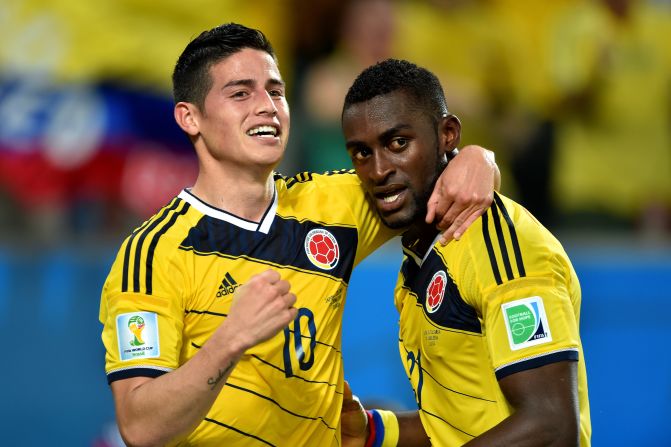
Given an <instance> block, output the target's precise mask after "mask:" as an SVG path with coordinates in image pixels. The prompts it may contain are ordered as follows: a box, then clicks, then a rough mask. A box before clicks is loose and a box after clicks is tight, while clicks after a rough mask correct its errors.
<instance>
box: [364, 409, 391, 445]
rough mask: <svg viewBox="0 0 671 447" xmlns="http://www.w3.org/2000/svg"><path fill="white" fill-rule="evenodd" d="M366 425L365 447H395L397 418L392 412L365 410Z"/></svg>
mask: <svg viewBox="0 0 671 447" xmlns="http://www.w3.org/2000/svg"><path fill="white" fill-rule="evenodd" d="M366 417H367V418H368V424H367V426H366V431H367V434H368V436H367V438H366V444H365V447H396V446H397V445H398V436H399V429H398V418H397V417H396V414H394V412H393V411H388V410H366Z"/></svg>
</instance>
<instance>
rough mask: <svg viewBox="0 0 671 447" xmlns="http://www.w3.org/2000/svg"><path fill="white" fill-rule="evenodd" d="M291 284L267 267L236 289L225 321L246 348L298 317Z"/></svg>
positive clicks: (231, 332) (243, 347)
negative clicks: (290, 290)
mask: <svg viewBox="0 0 671 447" xmlns="http://www.w3.org/2000/svg"><path fill="white" fill-rule="evenodd" d="M290 287H291V286H290V284H289V282H288V281H285V280H283V279H282V278H281V277H280V274H279V273H278V272H276V271H275V270H266V271H265V272H263V273H259V274H258V275H254V276H252V277H251V278H250V279H249V281H247V282H246V283H245V284H244V285H242V286H240V287H239V288H238V290H236V291H235V295H234V297H233V303H232V304H231V309H230V311H229V313H228V318H227V320H226V322H225V325H226V329H227V332H228V333H229V335H230V336H231V337H232V338H233V339H235V340H236V341H237V343H239V345H240V348H241V349H242V350H243V351H244V350H247V349H249V348H251V347H252V346H254V345H257V344H259V343H261V342H263V341H265V340H268V339H269V338H271V337H273V336H274V335H275V334H277V333H278V332H279V331H280V330H281V329H282V328H284V327H285V326H286V325H287V324H289V322H290V321H291V320H293V319H294V318H296V313H297V310H296V308H295V307H293V305H294V303H295V302H296V295H294V294H293V293H291V292H289V289H290Z"/></svg>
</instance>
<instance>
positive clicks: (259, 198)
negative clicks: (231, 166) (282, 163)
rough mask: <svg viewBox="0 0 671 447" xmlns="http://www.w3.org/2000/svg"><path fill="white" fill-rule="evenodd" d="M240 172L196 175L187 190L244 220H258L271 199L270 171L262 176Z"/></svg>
mask: <svg viewBox="0 0 671 447" xmlns="http://www.w3.org/2000/svg"><path fill="white" fill-rule="evenodd" d="M247 174H248V175H245V173H244V172H241V171H237V172H235V173H227V172H219V173H217V174H216V175H215V174H214V173H204V172H203V171H202V170H201V172H200V173H199V175H198V178H197V180H196V183H195V184H194V185H193V187H192V188H191V193H192V194H193V195H195V196H196V197H198V198H199V199H200V200H202V201H203V202H205V203H207V204H208V205H210V206H213V207H215V208H219V209H222V210H224V211H226V212H228V213H231V214H234V215H236V216H238V217H241V218H243V219H246V220H251V221H253V222H259V221H260V220H261V218H262V217H263V215H264V214H265V212H266V210H267V209H268V206H269V205H270V202H271V201H272V200H273V191H274V186H273V185H274V183H273V173H272V171H270V172H269V173H267V174H266V175H265V178H263V177H260V176H259V175H249V173H247Z"/></svg>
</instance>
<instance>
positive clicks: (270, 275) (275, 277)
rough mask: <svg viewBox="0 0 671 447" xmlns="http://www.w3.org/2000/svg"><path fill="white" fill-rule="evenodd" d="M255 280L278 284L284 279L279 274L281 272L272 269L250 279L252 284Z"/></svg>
mask: <svg viewBox="0 0 671 447" xmlns="http://www.w3.org/2000/svg"><path fill="white" fill-rule="evenodd" d="M255 279H257V280H266V281H268V282H269V283H270V284H275V283H276V282H278V281H279V280H280V279H282V277H281V276H280V274H279V272H278V271H277V270H271V269H268V270H264V271H263V272H261V273H259V274H257V275H254V276H252V277H251V278H250V282H251V281H253V280H255Z"/></svg>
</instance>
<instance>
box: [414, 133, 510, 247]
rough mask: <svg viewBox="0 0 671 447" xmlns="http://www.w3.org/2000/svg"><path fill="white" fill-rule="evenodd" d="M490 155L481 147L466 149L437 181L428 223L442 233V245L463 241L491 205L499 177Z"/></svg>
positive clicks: (432, 195)
mask: <svg viewBox="0 0 671 447" xmlns="http://www.w3.org/2000/svg"><path fill="white" fill-rule="evenodd" d="M491 154H492V152H491V151H488V150H487V149H484V148H482V147H480V146H475V145H470V146H466V147H464V148H463V149H461V150H460V151H459V155H457V156H456V157H454V158H453V159H452V161H450V163H449V164H448V165H447V167H446V168H445V170H444V171H443V173H442V174H441V175H440V177H439V178H438V181H437V182H436V186H435V188H434V190H433V193H432V194H431V197H430V198H429V202H428V204H427V215H426V222H427V223H433V224H434V225H435V226H436V227H437V228H438V229H440V230H442V231H443V234H442V236H441V241H440V242H441V243H442V244H446V243H448V242H449V241H450V240H452V239H457V240H458V239H459V238H461V236H462V235H463V234H464V232H465V231H466V230H467V229H468V227H469V226H470V225H471V224H472V223H473V222H474V221H475V220H476V219H477V218H478V217H480V216H481V215H482V214H483V213H484V212H485V211H486V210H487V209H488V208H489V206H490V205H491V204H492V201H493V200H494V189H495V187H496V186H497V184H498V182H499V181H500V177H499V176H500V174H499V169H498V166H497V165H496V163H495V162H494V160H493V157H492V156H491Z"/></svg>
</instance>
